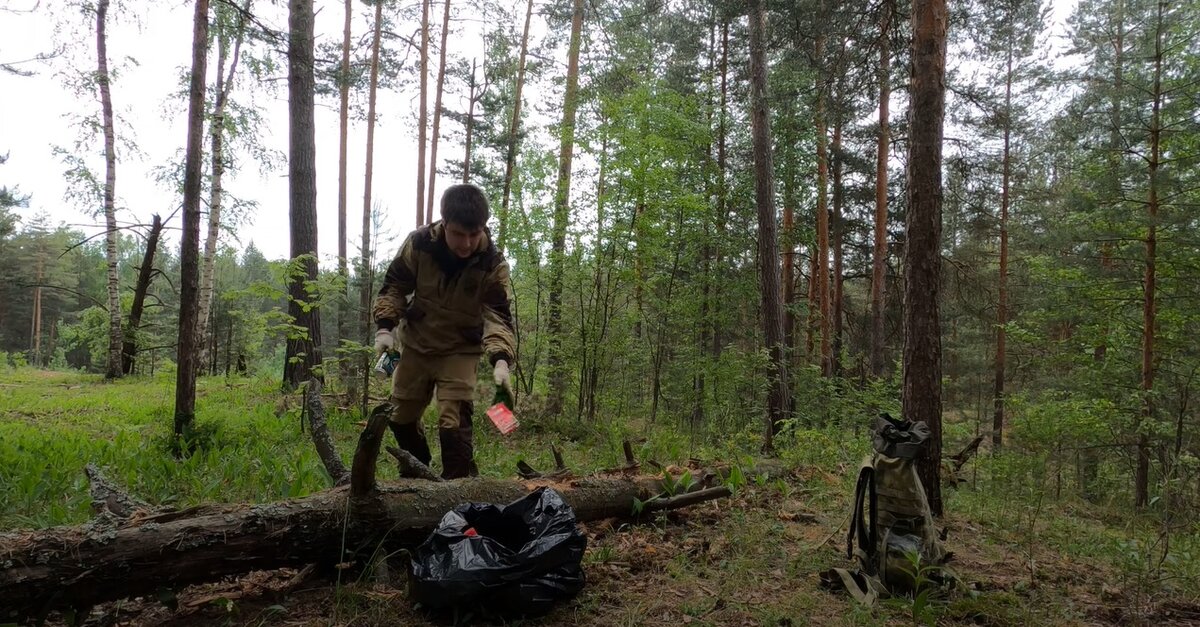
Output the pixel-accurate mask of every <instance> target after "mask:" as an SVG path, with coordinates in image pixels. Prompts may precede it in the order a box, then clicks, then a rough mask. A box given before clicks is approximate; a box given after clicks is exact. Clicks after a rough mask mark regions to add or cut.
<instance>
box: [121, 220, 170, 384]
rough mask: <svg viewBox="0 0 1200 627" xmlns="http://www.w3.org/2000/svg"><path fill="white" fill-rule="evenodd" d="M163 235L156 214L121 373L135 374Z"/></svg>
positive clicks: (131, 313) (127, 331)
mask: <svg viewBox="0 0 1200 627" xmlns="http://www.w3.org/2000/svg"><path fill="white" fill-rule="evenodd" d="M161 234H162V220H161V219H159V217H158V214H157V213H156V214H154V220H153V222H152V223H151V225H150V235H149V237H147V238H146V253H145V254H144V255H142V266H141V267H140V268H138V278H137V285H135V286H134V288H133V305H132V306H131V307H130V308H129V328H127V329H125V344H124V347H123V348H122V349H121V371H122V372H124V373H125V374H133V367H134V365H135V362H136V360H137V350H138V332H139V329H140V328H141V326H142V312H143V311H144V309H145V306H146V293H147V292H148V291H150V280H151V279H153V278H154V255H155V253H156V252H157V251H158V238H159V235H161Z"/></svg>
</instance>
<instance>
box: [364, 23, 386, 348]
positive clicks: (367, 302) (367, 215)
mask: <svg viewBox="0 0 1200 627" xmlns="http://www.w3.org/2000/svg"><path fill="white" fill-rule="evenodd" d="M374 31H375V32H374V34H373V35H372V37H371V84H370V86H369V87H368V88H367V89H368V91H367V156H366V164H365V167H364V168H363V170H364V173H363V211H362V243H361V250H360V251H359V256H360V258H361V260H360V263H361V264H362V271H361V277H360V280H361V281H362V290H361V291H360V292H359V307H360V308H361V309H362V338H363V341H367V338H368V337H369V336H370V335H371V287H370V284H371V282H370V281H369V280H368V277H369V276H370V275H371V274H372V273H373V271H374V268H372V267H371V186H372V183H373V178H374V175H375V103H376V100H377V95H378V93H379V47H380V44H381V41H382V38H383V3H382V2H376V3H375V28H374Z"/></svg>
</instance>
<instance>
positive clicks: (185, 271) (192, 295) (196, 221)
mask: <svg viewBox="0 0 1200 627" xmlns="http://www.w3.org/2000/svg"><path fill="white" fill-rule="evenodd" d="M207 45H208V0H196V12H195V15H194V16H193V31H192V76H191V83H190V86H189V88H188V134H187V152H186V155H185V157H184V166H183V235H182V242H181V244H180V250H179V274H180V279H179V338H178V341H177V347H178V349H177V350H178V357H177V360H176V361H177V363H178V370H177V371H176V375H175V437H176V438H186V437H188V436H189V434H190V433H191V431H192V425H193V424H194V422H195V416H196V373H197V369H198V368H199V363H198V358H199V351H200V347H199V345H198V344H199V342H200V338H199V337H197V335H196V329H197V326H198V325H197V322H196V317H197V315H198V313H199V309H200V307H199V300H200V285H199V283H200V263H199V262H200V259H199V258H200V193H201V189H200V184H201V175H202V174H203V172H201V170H202V167H201V165H200V159H201V158H202V157H203V155H202V154H201V153H202V151H203V141H204V139H203V137H204V89H205V87H206V85H205V76H206V72H207V69H208V50H207Z"/></svg>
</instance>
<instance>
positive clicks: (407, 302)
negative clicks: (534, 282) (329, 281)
mask: <svg viewBox="0 0 1200 627" xmlns="http://www.w3.org/2000/svg"><path fill="white" fill-rule="evenodd" d="M510 291H511V286H510V284H509V274H508V262H506V261H505V260H504V256H503V255H501V254H500V251H498V250H496V246H495V245H494V244H493V243H492V241H491V234H490V233H488V234H487V235H486V236H485V237H484V238H483V241H482V242H480V245H479V248H477V249H476V250H475V252H474V253H473V254H472V255H471V256H470V257H468V258H466V259H461V258H459V257H458V256H457V255H455V254H454V253H453V252H452V251H451V250H450V248H449V247H448V246H447V245H446V239H445V235H444V230H443V225H442V222H441V221H438V222H434V223H433V224H430V225H427V226H423V227H421V228H419V229H417V230H415V231H413V232H412V233H411V234H409V236H408V239H406V240H405V241H404V244H403V245H402V246H401V247H400V252H399V253H398V254H397V255H396V258H395V259H393V260H392V263H391V265H389V266H388V269H387V275H386V276H384V279H383V287H382V288H381V289H380V290H379V296H378V297H377V298H376V299H375V308H374V317H375V324H376V325H377V326H378V327H379V328H381V329H392V328H395V327H396V325H397V324H398V323H399V322H400V321H401V320H404V321H405V328H404V332H403V333H401V334H400V336H401V342H402V343H403V345H404V346H405V348H409V349H412V350H414V351H416V352H418V353H421V354H425V355H450V354H464V353H465V354H469V353H486V354H487V355H488V358H489V360H490V361H491V363H493V364H495V363H496V361H497V360H500V359H504V360H506V361H508V362H509V363H510V364H511V363H512V362H513V359H514V357H515V356H516V347H515V341H514V332H513V320H512V310H511V308H510V304H509V302H510V301H509V292H510ZM409 296H411V299H410V298H409Z"/></svg>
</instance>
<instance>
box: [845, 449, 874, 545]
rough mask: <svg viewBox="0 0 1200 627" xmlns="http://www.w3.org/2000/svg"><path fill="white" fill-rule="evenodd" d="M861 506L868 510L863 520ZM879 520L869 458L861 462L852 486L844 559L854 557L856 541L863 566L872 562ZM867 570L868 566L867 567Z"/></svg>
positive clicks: (872, 471)
mask: <svg viewBox="0 0 1200 627" xmlns="http://www.w3.org/2000/svg"><path fill="white" fill-rule="evenodd" d="M863 505H866V506H867V508H868V512H867V516H868V518H866V519H864V518H863ZM878 518H879V497H878V494H877V493H876V491H875V467H874V465H873V464H872V463H871V460H870V458H868V459H867V460H866V461H865V462H863V465H862V468H861V469H860V470H859V472H858V482H857V483H856V484H855V486H854V509H853V510H852V511H851V512H850V528H849V529H848V530H847V532H846V559H853V558H854V556H855V550H854V544H855V540H856V539H857V541H858V552H859V553H861V557H862V558H863V559H862V560H861V561H862V562H863V564H864V565H869V564H871V563H872V562H873V559H872V558H873V557H874V555H875V551H876V546H875V545H876V541H877V540H878V536H877V535H876V534H877V531H876V523H877V521H878ZM868 568H869V566H868Z"/></svg>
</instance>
